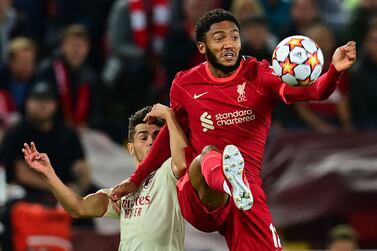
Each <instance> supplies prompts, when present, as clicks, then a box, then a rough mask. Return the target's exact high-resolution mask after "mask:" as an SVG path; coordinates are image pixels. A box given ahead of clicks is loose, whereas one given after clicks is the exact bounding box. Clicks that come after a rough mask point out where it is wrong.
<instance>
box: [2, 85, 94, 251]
mask: <svg viewBox="0 0 377 251" xmlns="http://www.w3.org/2000/svg"><path fill="white" fill-rule="evenodd" d="M57 109H58V101H57V96H56V93H55V92H54V90H53V89H52V88H51V85H49V84H48V83H45V82H38V83H36V84H35V85H34V86H33V87H32V88H31V90H30V92H29V95H28V98H27V100H26V107H25V117H24V118H23V119H22V120H21V121H19V122H18V123H17V124H15V125H14V126H13V127H11V128H9V129H8V131H6V132H5V134H4V137H3V140H2V142H1V145H0V146H1V149H0V162H1V163H2V164H3V165H4V166H5V169H6V174H7V183H10V184H16V185H18V186H21V187H22V188H23V190H24V191H25V196H24V197H23V198H21V200H22V201H26V202H29V203H37V204H39V205H43V206H48V207H51V208H53V207H54V206H56V205H57V202H56V200H55V198H54V196H53V194H52V193H51V192H50V191H49V189H48V185H46V183H45V182H43V180H42V177H41V176H40V175H38V174H37V173H35V172H33V171H31V170H30V169H29V168H27V167H26V166H25V165H26V163H25V161H24V158H23V155H22V153H21V152H20V148H21V147H22V146H23V144H24V143H25V142H32V141H33V142H36V143H37V144H38V145H39V147H40V148H41V149H43V151H46V152H47V153H49V155H51V157H52V160H51V161H52V163H54V165H55V166H56V169H55V172H56V174H57V175H59V177H61V179H62V180H63V182H64V183H65V184H67V185H68V186H69V187H70V188H71V189H73V190H74V191H76V192H77V193H78V194H87V193H88V192H93V191H96V190H97V188H95V187H94V186H93V185H92V182H91V175H90V170H89V168H88V165H87V163H86V161H85V155H84V150H83V147H82V145H81V142H80V140H79V137H78V135H77V134H76V132H75V131H74V130H72V129H71V128H69V127H67V126H66V125H65V123H63V122H62V121H59V120H58V119H57V118H56V116H55V114H56V111H57ZM14 205H16V204H14V203H13V201H9V205H8V206H7V209H6V211H8V212H12V210H13V206H14ZM8 220H9V219H8ZM20 221H21V222H22V219H20ZM5 224H7V225H6V228H5V229H6V233H5V235H6V236H12V235H11V233H12V231H13V229H12V226H13V224H15V222H12V223H10V222H7V221H5ZM8 224H9V225H8ZM51 224H53V223H52V222H51ZM75 224H77V225H80V226H86V227H94V225H93V222H92V221H91V220H85V221H76V223H75ZM16 225H17V224H16ZM26 229H29V228H28V227H26ZM18 230H19V231H21V230H20V229H18ZM9 231H11V233H10V232H9ZM11 241H13V238H9V239H7V240H6V246H10V245H11V244H10V243H9V242H11ZM6 250H12V249H8V248H7V249H6Z"/></svg>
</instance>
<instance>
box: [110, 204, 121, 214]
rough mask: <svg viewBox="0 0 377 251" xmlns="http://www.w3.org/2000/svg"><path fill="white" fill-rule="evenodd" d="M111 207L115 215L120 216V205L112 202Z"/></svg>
mask: <svg viewBox="0 0 377 251" xmlns="http://www.w3.org/2000/svg"><path fill="white" fill-rule="evenodd" d="M111 206H112V208H113V209H114V211H115V212H116V213H117V214H120V203H118V202H112V203H111Z"/></svg>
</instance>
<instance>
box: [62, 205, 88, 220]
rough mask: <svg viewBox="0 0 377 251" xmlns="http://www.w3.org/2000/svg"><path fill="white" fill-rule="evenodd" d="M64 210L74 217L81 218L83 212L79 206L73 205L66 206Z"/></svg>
mask: <svg viewBox="0 0 377 251" xmlns="http://www.w3.org/2000/svg"><path fill="white" fill-rule="evenodd" d="M65 211H67V213H68V214H69V215H70V216H71V217H72V218H74V219H78V218H83V217H84V214H83V212H81V211H80V208H78V207H74V208H66V209H65Z"/></svg>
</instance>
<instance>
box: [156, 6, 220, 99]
mask: <svg viewBox="0 0 377 251" xmlns="http://www.w3.org/2000/svg"><path fill="white" fill-rule="evenodd" d="M214 7H215V1H213V0H207V1H202V0H184V1H182V8H183V9H182V10H181V11H180V12H182V13H183V16H182V17H181V18H180V19H179V21H177V22H174V23H173V24H172V27H171V29H170V31H169V32H168V34H167V36H166V40H165V44H164V51H163V54H164V64H165V68H166V81H167V82H166V87H165V88H166V89H165V92H166V93H167V94H168V93H169V90H170V86H171V83H172V81H173V79H174V77H175V74H176V73H177V72H179V71H182V70H185V69H188V68H190V67H192V66H194V65H197V64H199V63H201V62H204V61H205V57H204V56H203V55H202V54H200V53H199V52H198V49H197V48H196V41H195V23H196V21H197V20H198V19H199V18H201V17H202V16H203V15H204V14H205V13H206V12H207V11H208V10H210V9H212V8H214ZM178 11H179V10H174V11H173V12H178ZM166 102H167V101H166ZM166 102H165V103H166Z"/></svg>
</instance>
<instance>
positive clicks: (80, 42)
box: [0, 0, 377, 143]
mask: <svg viewBox="0 0 377 251" xmlns="http://www.w3.org/2000/svg"><path fill="white" fill-rule="evenodd" d="M216 7H222V8H225V9H230V10H231V11H232V12H233V13H234V14H235V16H236V17H237V18H238V19H239V20H240V21H241V23H242V39H243V50H242V53H243V54H245V55H251V56H254V57H256V58H257V59H259V60H262V59H266V60H268V61H270V59H271V54H272V51H273V50H274V47H275V46H276V44H277V43H278V42H279V41H280V40H281V39H283V38H285V37H287V36H290V35H296V34H302V35H307V36H309V37H311V38H312V39H314V40H315V41H316V42H317V43H318V44H319V46H320V47H321V49H322V50H323V52H324V55H325V61H326V62H325V69H326V67H328V65H329V64H330V62H331V55H332V52H333V50H334V49H335V48H336V47H337V46H338V45H340V44H342V43H344V42H346V41H349V40H355V41H356V42H357V43H358V50H359V56H358V63H357V65H356V66H355V67H353V69H352V71H350V72H347V73H346V74H344V76H343V80H342V83H341V84H340V85H339V87H338V89H337V90H336V92H335V93H334V94H333V95H332V96H331V97H330V98H329V99H328V100H327V101H326V102H321V103H315V102H313V103H306V104H298V105H294V106H292V107H288V108H286V107H284V106H281V107H279V109H278V110H277V111H278V112H277V113H276V116H275V120H274V122H275V125H276V128H279V129H294V130H296V129H299V130H314V131H315V132H319V133H334V132H336V131H351V130H354V129H358V128H375V127H376V126H377V116H375V115H376V111H377V109H376V108H377V104H376V101H375V100H376V98H375V95H376V89H375V88H376V87H375V85H374V84H373V83H374V82H375V81H376V74H374V73H375V71H374V70H375V69H376V65H377V42H376V39H377V19H376V18H377V17H376V16H377V14H376V13H377V3H376V1H375V0H360V1H356V0H354V1H351V0H348V1H346V0H344V1H341V0H331V1H321V0H265V1H258V0H233V1H232V0H208V1H199V0H182V1H180V0H148V1H145V0H144V1H143V0H133V1H127V0H101V1H84V0H81V1H71V0H66V1H60V0H35V1H27V0H1V1H0V59H1V60H0V100H1V101H2V102H1V103H0V119H1V126H2V129H3V130H5V129H7V127H8V126H9V125H10V124H11V123H13V122H14V120H15V118H16V117H24V116H25V115H26V114H25V113H26V110H25V103H26V100H27V96H28V92H29V90H30V89H31V87H32V86H33V85H35V84H36V83H38V82H45V83H46V84H48V85H49V86H50V87H51V88H52V89H53V91H54V92H55V93H56V100H57V102H58V112H57V116H58V117H59V119H61V120H64V121H65V122H66V123H67V124H69V125H70V126H73V127H76V128H80V127H91V128H96V129H100V130H102V131H104V132H106V133H108V134H109V135H110V136H111V137H112V138H113V139H114V140H115V141H116V142H119V143H122V142H123V140H125V136H126V135H125V130H124V128H125V125H126V124H127V118H128V116H129V115H130V114H131V113H132V112H133V111H135V110H136V109H138V108H140V107H142V106H144V105H146V104H152V103H155V102H161V103H165V104H168V103H169V98H168V97H169V88H170V85H171V81H172V79H173V78H174V76H175V74H176V73H177V72H178V71H180V70H184V69H187V68H189V67H191V66H193V65H196V64H198V63H200V62H202V61H204V60H205V59H204V57H203V56H202V55H200V54H199V53H198V52H197V50H196V45H195V39H194V27H195V22H196V20H197V19H198V18H199V17H201V16H202V15H203V14H204V13H205V12H206V11H208V10H209V9H212V8H216Z"/></svg>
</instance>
